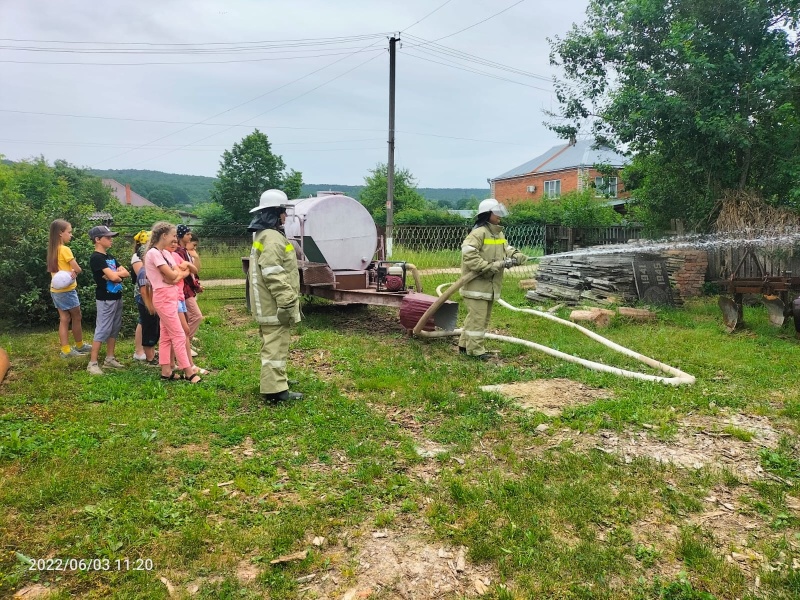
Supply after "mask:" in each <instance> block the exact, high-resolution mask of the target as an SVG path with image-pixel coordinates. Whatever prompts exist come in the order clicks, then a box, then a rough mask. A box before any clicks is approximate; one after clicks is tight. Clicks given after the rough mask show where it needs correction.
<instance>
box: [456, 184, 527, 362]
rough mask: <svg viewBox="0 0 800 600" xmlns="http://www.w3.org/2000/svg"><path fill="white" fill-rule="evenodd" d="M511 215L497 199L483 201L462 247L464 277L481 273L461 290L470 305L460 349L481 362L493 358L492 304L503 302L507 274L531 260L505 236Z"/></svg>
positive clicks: (459, 341)
mask: <svg viewBox="0 0 800 600" xmlns="http://www.w3.org/2000/svg"><path fill="white" fill-rule="evenodd" d="M507 215H508V210H506V207H505V206H503V205H502V204H500V202H498V201H497V200H495V199H494V198H489V199H487V200H483V201H482V202H481V203H480V204H479V205H478V216H477V217H476V218H475V226H474V227H473V228H472V231H470V233H469V235H468V236H467V238H466V239H465V240H464V242H463V244H462V245H461V274H462V275H466V274H467V273H470V272H477V273H478V276H477V277H476V278H475V279H473V280H472V281H468V282H467V283H465V284H464V286H463V287H462V288H461V297H462V298H464V303H465V304H466V305H467V318H466V319H465V320H464V325H463V327H462V331H461V337H460V338H459V339H458V349H459V351H460V352H461V353H462V354H467V355H469V356H472V357H475V358H478V359H481V360H486V359H487V358H489V355H488V354H487V353H486V348H484V346H483V340H484V338H485V336H486V328H487V327H488V326H489V318H490V317H491V315H492V304H493V303H494V301H495V300H497V299H498V298H500V288H501V287H502V285H503V271H504V269H506V268H509V267H511V266H513V265H515V264H516V265H521V264H524V263H525V262H526V261H527V260H528V257H527V256H526V255H524V254H522V252H520V251H519V250H517V249H516V248H514V247H513V246H511V245H510V244H509V243H508V242H507V241H506V238H505V236H504V235H503V228H502V227H501V226H500V218H501V217H505V216H507Z"/></svg>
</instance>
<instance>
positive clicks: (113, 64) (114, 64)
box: [0, 52, 352, 67]
mask: <svg viewBox="0 0 800 600" xmlns="http://www.w3.org/2000/svg"><path fill="white" fill-rule="evenodd" d="M341 54H352V53H351V52H328V53H326V54H309V55H306V56H283V57H273V58H242V59H231V60H195V61H172V62H166V61H147V62H85V61H43V60H38V61H37V60H33V61H32V60H10V59H0V63H12V64H21V65H75V66H80V65H83V66H92V67H141V66H153V65H162V66H163V65H224V64H231V63H251V62H265V61H275V60H303V59H306V58H321V57H325V56H338V55H341Z"/></svg>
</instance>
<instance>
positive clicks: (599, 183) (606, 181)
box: [594, 175, 619, 198]
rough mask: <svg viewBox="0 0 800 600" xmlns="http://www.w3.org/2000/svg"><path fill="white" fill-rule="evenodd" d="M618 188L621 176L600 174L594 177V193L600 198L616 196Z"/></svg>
mask: <svg viewBox="0 0 800 600" xmlns="http://www.w3.org/2000/svg"><path fill="white" fill-rule="evenodd" d="M618 188H619V178H617V177H603V176H602V175H598V176H597V177H595V178H594V195H595V196H597V197H598V198H600V197H608V198H616V197H617V190H618Z"/></svg>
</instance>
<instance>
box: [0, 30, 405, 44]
mask: <svg viewBox="0 0 800 600" xmlns="http://www.w3.org/2000/svg"><path fill="white" fill-rule="evenodd" d="M390 33H391V32H389V31H382V32H377V33H366V34H361V35H348V36H339V37H326V38H297V39H288V40H258V41H253V42H120V41H113V42H97V41H77V40H33V39H20V38H0V41H2V42H25V43H35V44H100V45H106V46H218V45H223V46H239V45H245V44H277V43H287V44H288V43H296V44H300V43H303V42H309V43H312V42H320V41H327V40H345V41H354V40H363V39H370V38H373V37H385V36H386V35H389V34H390Z"/></svg>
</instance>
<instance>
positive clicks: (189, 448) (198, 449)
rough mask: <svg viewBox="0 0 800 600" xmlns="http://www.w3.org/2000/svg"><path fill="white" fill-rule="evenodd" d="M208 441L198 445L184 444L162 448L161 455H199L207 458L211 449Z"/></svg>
mask: <svg viewBox="0 0 800 600" xmlns="http://www.w3.org/2000/svg"><path fill="white" fill-rule="evenodd" d="M208 444H209V443H208V441H205V442H202V443H200V444H185V445H183V446H164V447H163V448H162V449H161V454H163V455H165V456H175V455H176V454H189V455H192V456H196V455H198V454H199V455H201V456H209V455H210V454H211V449H210V448H209V445H208Z"/></svg>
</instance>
